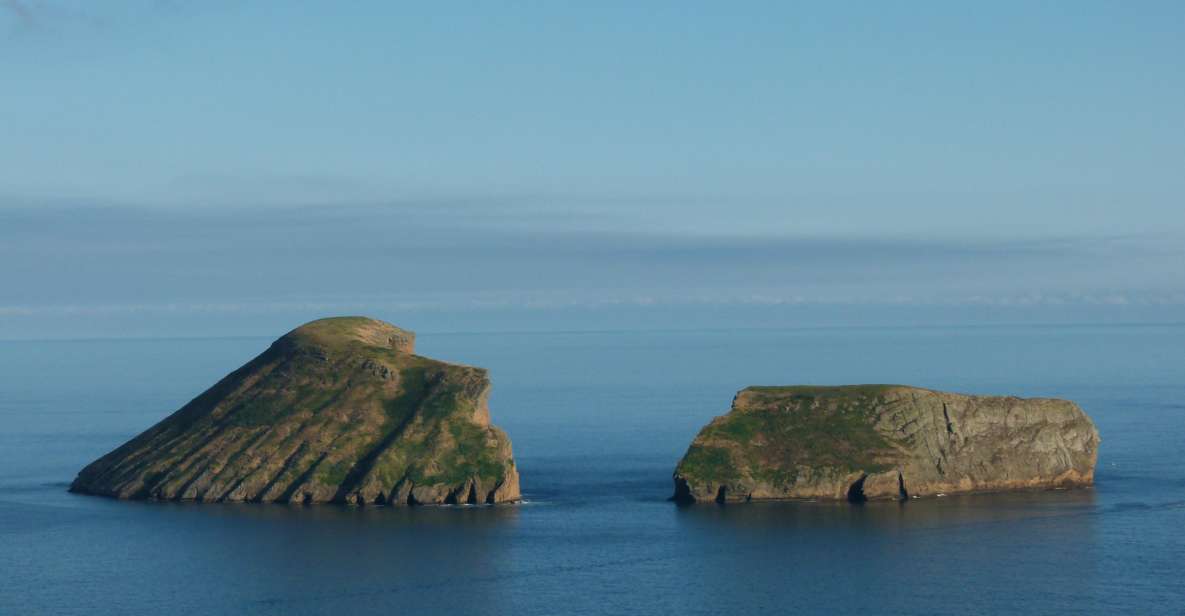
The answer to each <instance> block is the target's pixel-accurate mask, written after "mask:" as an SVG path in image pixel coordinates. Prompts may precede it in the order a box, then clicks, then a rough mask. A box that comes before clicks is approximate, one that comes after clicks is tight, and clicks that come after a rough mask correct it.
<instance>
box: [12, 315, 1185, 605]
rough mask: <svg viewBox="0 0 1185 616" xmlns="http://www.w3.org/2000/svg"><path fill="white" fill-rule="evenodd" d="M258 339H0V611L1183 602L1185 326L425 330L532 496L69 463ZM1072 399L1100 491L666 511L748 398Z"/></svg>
mask: <svg viewBox="0 0 1185 616" xmlns="http://www.w3.org/2000/svg"><path fill="white" fill-rule="evenodd" d="M268 342H269V340H266V339H209V340H153V341H133V340H125V341H78V342H0V614H5V615H7V614H72V613H77V614H127V613H150V612H157V613H173V614H190V613H194V614H196V613H203V614H209V613H244V614H320V613H326V612H328V611H330V610H333V611H342V612H348V613H384V614H390V613H396V614H403V613H405V614H427V613H443V612H457V611H469V610H476V611H480V612H482V613H490V614H502V613H505V614H519V615H522V614H528V615H529V614H555V613H569V614H620V613H672V612H679V613H694V614H718V613H730V612H735V613H739V612H745V613H760V612H758V611H759V610H776V611H778V612H796V611H797V612H805V613H817V612H824V611H826V612H828V613H832V614H848V613H861V614H869V613H872V614H982V613H985V612H995V613H1020V614H1082V613H1095V614H1114V613H1119V612H1127V613H1151V612H1160V613H1180V612H1182V611H1183V610H1185V326H1100V327H1010V328H1003V327H999V328H997V327H985V328H933V329H823V330H798V331H718V332H694V333H688V332H678V333H674V332H643V333H639V332H631V333H580V334H472V335H470V334H465V335H461V334H453V335H430V334H428V335H422V336H421V337H420V341H419V350H420V352H421V353H423V354H425V355H429V356H433V357H438V358H442V359H448V360H453V361H461V362H466V363H472V364H476V365H480V366H485V367H488V368H490V369H491V373H492V377H493V380H494V387H495V392H494V395H493V398H492V404H491V406H492V414H493V417H494V421H495V422H496V423H497V424H499V425H501V426H502V427H504V428H505V429H506V430H507V431H508V432H509V433H510V436H511V438H512V440H513V441H514V447H515V450H516V457H517V459H518V461H519V467H520V469H521V470H522V472H523V489H524V494H525V497H526V499H527V500H528V502H527V503H525V504H523V505H519V506H507V507H496V508H461V507H453V508H415V509H406V508H393V509H374V508H370V509H354V508H348V507H336V506H320V507H299V506H293V507H290V506H285V505H214V504H206V505H181V504H160V503H129V502H118V501H112V500H107V499H102V498H95V497H86V496H76V495H72V494H69V493H67V492H66V491H65V490H66V486H67V484H68V483H69V481H70V480H71V479H72V478H73V476H74V474H75V473H76V472H77V470H78V469H79V468H81V467H82V466H83V465H84V464H86V463H87V462H89V461H90V460H92V459H93V458H95V457H97V456H99V455H101V454H102V453H105V452H106V451H108V450H110V449H111V448H113V447H115V446H116V445H118V444H120V443H121V442H123V441H124V440H126V439H127V438H128V437H130V436H132V435H133V434H135V433H137V432H139V431H140V430H142V429H144V428H146V427H148V426H149V425H151V424H152V423H153V422H155V421H157V420H158V419H160V418H161V417H163V416H164V415H166V414H167V413H169V412H171V411H172V410H174V409H176V408H177V407H179V406H180V405H181V404H183V403H184V402H186V401H187V400H189V399H190V398H191V397H193V396H194V395H195V394H197V393H198V392H200V391H202V390H203V389H204V388H205V387H206V386H208V385H210V384H211V383H213V382H214V381H215V380H216V379H217V378H219V377H221V376H222V375H223V374H225V373H226V372H229V371H230V370H231V369H233V368H235V367H237V366H239V365H240V364H242V363H243V362H244V361H246V360H247V359H249V358H250V357H252V356H253V355H255V354H256V353H258V352H259V351H261V350H262V349H263V348H265V347H266V345H267V344H268ZM861 382H893V383H907V384H913V385H920V386H926V387H933V388H938V389H950V390H956V391H963V392H971V393H985V394H1018V395H1025V396H1057V397H1065V398H1070V399H1073V400H1075V401H1077V402H1079V403H1080V404H1081V405H1082V406H1083V408H1084V409H1085V410H1086V411H1087V412H1088V413H1089V414H1090V415H1091V416H1092V417H1093V418H1094V419H1095V421H1096V423H1097V424H1098V426H1099V430H1100V432H1101V433H1102V437H1103V445H1102V451H1101V455H1100V459H1099V468H1098V473H1097V481H1098V484H1097V486H1096V488H1095V489H1093V490H1080V491H1062V492H1040V493H1023V494H1012V495H981V496H968V497H948V498H942V499H933V500H917V501H911V502H908V503H905V504H903V505H899V504H895V503H871V504H867V505H864V506H850V505H847V504H823V503H778V504H753V505H734V506H727V507H720V506H716V505H706V506H696V507H691V508H683V509H681V508H677V507H675V506H674V505H672V504H671V503H668V502H666V501H665V499H666V497H667V496H669V495H670V492H671V482H670V474H671V471H672V469H673V467H674V465H675V462H676V461H677V460H678V458H679V457H680V456H681V455H682V453H683V450H684V448H685V447H686V445H687V443H688V442H689V441H690V440H691V438H692V437H693V436H694V434H695V433H696V431H697V430H698V429H699V427H700V426H702V425H703V424H704V423H705V422H707V421H708V420H709V419H711V417H712V416H714V415H717V414H720V413H723V412H724V411H725V410H727V408H728V405H729V402H730V400H731V398H732V395H733V393H734V392H735V391H736V390H737V389H739V388H741V387H743V386H745V385H750V384H788V383H861Z"/></svg>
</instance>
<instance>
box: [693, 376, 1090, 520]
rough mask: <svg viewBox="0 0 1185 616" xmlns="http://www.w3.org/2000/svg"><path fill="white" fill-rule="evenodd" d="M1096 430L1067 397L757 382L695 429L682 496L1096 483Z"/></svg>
mask: <svg viewBox="0 0 1185 616" xmlns="http://www.w3.org/2000/svg"><path fill="white" fill-rule="evenodd" d="M1098 447H1099V433H1098V431H1097V430H1096V429H1095V426H1094V424H1093V423H1092V422H1091V420H1090V418H1089V417H1087V416H1086V414H1085V413H1083V412H1082V410H1081V409H1080V408H1078V406H1077V405H1075V404H1074V403H1073V402H1069V401H1066V400H1056V399H1045V398H1033V399H1023V398H1015V397H1003V396H969V395H962V394H954V393H945V392H939V391H932V390H928V389H920V388H916V387H906V386H899V385H852V386H839V387H815V386H788V387H749V388H747V389H744V390H742V391H740V392H739V393H738V394H737V396H736V398H735V399H734V400H733V403H732V409H731V410H730V411H729V412H728V414H726V415H723V416H720V417H717V418H716V419H714V420H713V421H712V422H711V423H709V424H708V425H707V426H706V427H704V428H703V430H701V431H700V433H699V435H698V436H696V438H695V440H694V441H693V442H692V444H691V446H690V447H689V448H688V450H687V453H686V455H685V456H684V457H683V459H682V461H680V462H679V465H678V467H677V468H676V470H675V474H674V481H675V494H674V499H675V500H677V501H681V502H713V501H715V502H743V501H758V500H783V499H830V500H844V499H846V500H850V501H857V502H859V501H864V500H870V499H902V500H903V499H906V498H909V497H921V496H934V495H941V494H955V493H960V492H996V491H1006V490H1023V489H1042V488H1045V489H1048V488H1070V487H1083V486H1089V485H1091V484H1092V483H1093V481H1094V468H1095V463H1096V461H1097V457H1098Z"/></svg>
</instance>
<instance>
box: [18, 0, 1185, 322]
mask: <svg viewBox="0 0 1185 616" xmlns="http://www.w3.org/2000/svg"><path fill="white" fill-rule="evenodd" d="M190 4H194V6H190ZM0 84H2V85H0V91H2V95H0V118H2V120H0V259H2V260H0V337H36V336H42V335H56V334H59V333H63V332H64V333H66V334H69V335H123V334H129V335H140V334H143V335H159V334H162V333H176V334H181V335H187V334H194V335H197V334H203V333H220V332H228V333H239V332H241V331H246V330H251V329H257V328H265V329H269V331H270V330H272V329H276V328H280V329H282V326H286V325H290V324H291V321H293V320H300V319H303V318H305V317H312V316H318V315H319V314H321V313H333V312H340V311H349V312H367V313H374V314H376V315H377V316H384V317H386V318H389V319H392V320H395V321H397V322H400V323H402V324H406V325H410V326H417V327H422V328H427V329H439V330H455V329H489V328H494V329H496V328H505V327H511V328H514V327H544V328H545V327H563V328H582V327H595V326H603V325H606V324H610V325H613V326H623V327H627V326H630V325H631V324H636V325H639V326H649V325H652V324H653V323H655V322H657V323H661V324H667V325H671V326H679V325H680V324H686V325H688V326H698V325H699V324H701V323H703V322H708V321H712V320H713V319H716V320H718V321H720V322H721V324H722V325H726V326H733V325H746V324H751V323H753V322H755V321H756V322H760V323H773V324H785V323H801V322H817V321H820V320H826V318H825V316H826V315H828V314H835V313H836V311H837V310H838V311H839V312H840V313H842V314H844V315H846V316H845V317H844V318H846V319H849V320H854V321H859V322H864V321H866V320H868V319H870V318H871V319H875V318H877V315H882V316H883V315H886V314H892V315H898V316H894V317H893V318H894V319H897V318H907V319H911V320H922V321H929V320H932V319H934V318H937V317H935V315H943V316H942V318H944V319H947V320H951V321H959V320H960V319H962V320H969V321H977V322H979V321H997V320H1005V321H1006V320H1010V319H1013V318H1019V317H1018V316H1017V315H1018V314H1020V313H1019V312H1017V310H1019V309H1020V308H1023V309H1024V310H1028V311H1030V312H1031V313H1033V314H1036V315H1037V316H1029V317H1025V318H1039V319H1041V320H1055V321H1056V320H1074V319H1094V318H1103V317H1105V318H1107V319H1112V320H1129V319H1130V320H1141V319H1155V320H1181V317H1185V248H1183V246H1185V242H1183V241H1182V240H1185V207H1183V205H1185V204H1183V199H1182V197H1183V196H1185V111H1183V110H1185V4H1182V3H1180V2H1162V3H1158V2H1141V3H1139V4H1133V5H1127V4H1122V3H1095V2H1075V3H1052V2H1050V3H1038V2H1001V3H991V5H990V6H972V5H969V4H968V5H956V4H955V3H939V2H934V3H923V2H918V3H893V4H889V3H844V4H843V6H821V5H802V4H795V3H786V2H776V3H745V4H743V5H740V6H738V5H736V4H732V3H729V4H725V3H713V4H706V3H705V4H699V3H689V2H678V3H674V2H672V3H616V2H598V3H588V5H587V6H583V7H582V6H576V5H575V3H543V2H540V3H520V4H516V5H514V6H513V7H510V6H508V5H506V3H492V2H491V3H450V4H447V5H442V6H437V5H426V4H422V3H417V4H411V3H407V4H404V3H389V2H356V3H349V4H348V5H342V4H341V3H304V2H285V3H266V2H257V3H246V2H218V1H211V2H205V3H182V2H165V1H158V2H114V1H112V2H104V3H93V2H63V1H52V0H44V1H35V0H6V1H2V2H0ZM851 306H859V307H861V310H862V312H861V311H857V312H851V313H849V312H845V311H847V310H849V309H850V307H851ZM837 307H848V308H843V309H842V310H841V309H840V308H837ZM911 307H912V308H913V309H911ZM1018 307H1020V308H1018ZM754 310H758V311H760V313H761V316H760V317H757V316H755V313H754V312H753V311H754ZM1034 311H1035V312H1034ZM607 313H613V314H614V315H616V316H612V317H611V316H606V315H607ZM692 313H694V314H696V315H698V316H694V317H692V316H688V315H690V314H692ZM1025 314H1029V313H1028V312H1027V313H1025ZM441 315H447V317H446V316H441ZM507 315H517V316H507ZM541 315H545V316H541ZM656 315H658V316H656ZM861 315H863V316H861ZM870 315H871V316H870ZM900 315H905V316H904V317H900ZM911 315H912V316H911ZM1100 315H1103V316H1100Z"/></svg>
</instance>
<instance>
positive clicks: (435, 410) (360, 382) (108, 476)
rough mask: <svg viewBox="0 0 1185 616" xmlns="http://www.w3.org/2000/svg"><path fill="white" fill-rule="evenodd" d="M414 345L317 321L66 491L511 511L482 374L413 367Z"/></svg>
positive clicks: (431, 363)
mask: <svg viewBox="0 0 1185 616" xmlns="http://www.w3.org/2000/svg"><path fill="white" fill-rule="evenodd" d="M414 344H415V336H414V334H412V333H411V332H408V331H405V330H401V329H399V328H397V327H395V326H393V325H390V324H388V323H384V322H382V321H376V320H374V319H368V318H364V317H339V318H331V319H322V320H319V321H313V322H311V323H308V324H306V325H303V326H301V327H299V328H297V329H295V330H293V331H291V332H289V333H288V334H286V335H285V336H283V337H282V338H280V339H279V340H277V341H276V342H275V343H273V344H272V345H271V347H270V348H268V349H267V350H266V351H265V352H264V353H262V354H261V355H259V356H258V357H256V358H255V359H253V360H251V361H250V362H248V363H247V364H246V365H244V366H243V367H241V368H239V369H238V370H235V371H234V372H232V373H231V374H229V375H228V376H226V377H225V378H223V379H222V380H221V381H219V382H218V383H217V384H215V385H214V386H213V387H211V388H210V389H208V390H206V391H205V392H204V393H202V394H201V395H199V396H198V397H197V398H195V399H194V400H193V401H191V402H190V403H189V404H186V405H185V406H184V407H182V408H181V409H180V410H178V411H177V412H175V413H173V414H172V415H170V416H169V417H167V418H165V419H164V420H162V421H161V422H160V423H158V424H156V425H155V426H153V427H152V428H149V429H148V430H147V431H145V432H143V433H142V434H140V435H139V436H137V437H135V438H133V439H132V440H130V441H128V442H127V443H125V444H124V445H122V446H120V447H119V448H118V449H116V450H115V451H112V452H111V453H109V454H107V455H105V456H103V457H102V458H99V459H98V460H96V461H95V462H93V463H91V464H90V465H89V466H87V467H86V468H84V469H82V471H81V472H80V473H79V474H78V477H77V479H75V480H74V483H73V484H72V485H71V486H70V490H71V491H73V492H80V493H86V494H98V495H104V496H113V497H117V498H128V499H160V500H195V501H254V502H296V503H325V502H339V503H356V504H364V503H365V504H390V505H403V504H421V503H422V504H441V503H458V504H460V503H502V502H512V501H516V500H518V499H519V478H518V473H517V471H516V469H515V464H514V459H513V457H512V453H511V447H510V440H509V439H508V438H507V436H506V434H505V433H504V432H502V431H501V430H500V429H498V428H497V427H495V426H492V425H490V418H489V409H488V408H487V406H486V399H487V396H488V393H489V389H490V382H489V379H488V378H487V376H486V371H485V370H482V369H480V368H474V367H470V366H462V365H457V364H449V363H445V362H440V361H435V360H432V359H428V358H425V357H420V356H418V355H414V354H413V351H414Z"/></svg>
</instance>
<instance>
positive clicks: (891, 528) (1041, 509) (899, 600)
mask: <svg viewBox="0 0 1185 616" xmlns="http://www.w3.org/2000/svg"><path fill="white" fill-rule="evenodd" d="M1097 513H1098V509H1097V508H1096V503H1095V493H1094V491H1093V490H1070V491H1057V492H1022V493H1013V494H983V495H964V496H950V497H946V498H934V499H916V500H911V501H909V502H905V503H894V502H873V503H866V504H863V505H858V506H853V505H849V504H847V503H821V502H780V503H749V504H743V505H731V506H729V505H726V506H718V505H708V506H692V507H684V508H680V509H678V510H677V513H676V514H675V517H676V520H677V524H678V525H679V527H680V528H681V530H682V531H683V536H684V542H685V547H686V548H687V549H688V550H690V551H692V552H694V553H699V554H705V555H709V556H707V557H705V558H702V559H699V560H696V561H691V564H692V566H691V567H690V568H689V571H688V575H689V576H693V578H694V579H695V580H696V582H695V583H692V584H690V585H689V586H690V587H691V588H712V589H713V591H712V592H711V593H704V594H702V595H700V596H696V597H694V599H691V598H689V599H688V600H689V601H694V602H698V603H700V604H703V603H706V604H708V605H712V606H715V607H717V608H719V609H721V610H724V609H727V607H728V606H727V600H725V599H724V598H726V597H728V596H730V595H736V594H743V595H745V596H746V597H747V599H753V600H755V601H757V602H759V603H760V602H763V601H767V602H768V604H769V605H770V606H771V607H774V606H775V605H776V604H777V599H778V597H784V596H785V593H786V589H787V588H799V589H806V590H805V592H801V593H798V594H797V595H796V596H797V598H796V606H798V607H801V608H813V609H818V610H823V609H839V608H844V609H860V610H871V611H873V612H874V613H883V612H892V611H895V610H898V609H899V610H902V611H906V610H908V609H909V607H910V605H911V604H912V605H916V604H917V602H923V603H926V604H929V605H931V606H932V607H933V606H942V611H945V612H950V613H957V612H961V611H966V610H967V607H968V606H969V605H973V606H976V609H977V610H978V611H984V610H986V611H1012V610H1017V611H1023V610H1030V611H1035V612H1037V613H1051V612H1056V611H1058V609H1060V607H1061V604H1059V603H1058V602H1059V601H1067V600H1070V599H1073V600H1076V601H1081V600H1082V598H1083V597H1088V596H1091V595H1092V594H1094V593H1096V592H1097V586H1096V582H1097V580H1098V577H1099V573H1098V562H1099V553H1098V549H1097V540H1096V535H1097V532H1098V530H1097V528H1096V527H1097V523H1098V516H1097ZM987 572H990V574H989V573H987ZM950 579H960V580H964V581H967V580H975V583H974V584H970V585H968V584H966V583H964V584H960V585H959V586H958V587H951V586H950V585H949V584H947V583H946V582H945V580H950ZM1038 580H1040V581H1038ZM906 588H908V589H909V591H908V593H905V592H902V589H906ZM1020 596H1025V597H1027V598H1026V599H1025V605H1019V604H1017V601H1018V599H1017V597H1020ZM1043 607H1044V609H1043Z"/></svg>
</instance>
